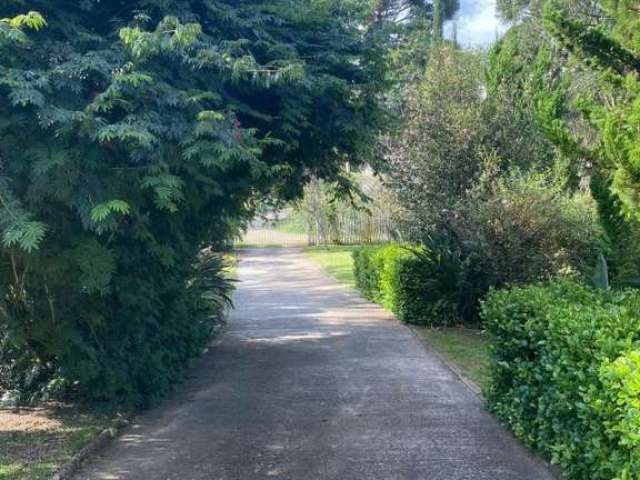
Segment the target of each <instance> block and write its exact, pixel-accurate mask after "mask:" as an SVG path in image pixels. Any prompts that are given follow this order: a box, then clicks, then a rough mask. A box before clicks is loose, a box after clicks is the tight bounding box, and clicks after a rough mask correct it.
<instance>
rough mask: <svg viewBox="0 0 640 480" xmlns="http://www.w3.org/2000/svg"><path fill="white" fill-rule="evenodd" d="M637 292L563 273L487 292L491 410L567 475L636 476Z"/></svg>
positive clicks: (639, 421) (620, 479)
mask: <svg viewBox="0 0 640 480" xmlns="http://www.w3.org/2000/svg"><path fill="white" fill-rule="evenodd" d="M638 312H640V294H639V293H638V292H637V291H623V292H612V291H602V290H598V291H596V290H591V289H589V288H587V287H584V286H581V285H578V284H576V283H572V282H568V281H564V282H560V281H557V282H554V283H552V284H550V285H547V286H544V285H537V286H530V287H526V288H514V289H511V290H501V291H495V292H493V293H492V294H491V295H490V296H489V297H488V299H487V300H486V301H485V302H484V304H483V307H482V317H483V319H484V324H485V326H486V328H487V329H488V331H489V332H490V333H491V335H492V336H493V337H494V339H495V341H494V344H493V347H492V368H491V381H490V386H489V388H488V391H487V398H488V401H489V403H490V405H491V407H492V409H493V411H494V412H496V413H497V414H498V416H499V417H500V418H501V419H502V420H504V421H505V422H506V423H507V424H509V425H510V426H511V428H512V429H513V430H514V432H515V433H516V435H517V436H518V437H520V438H521V439H522V440H524V441H525V442H526V443H527V444H528V445H530V446H532V447H534V448H536V449H538V450H540V451H542V452H544V453H545V454H546V455H548V456H549V457H550V458H551V460H552V461H553V462H554V463H557V464H559V465H560V466H561V468H562V470H563V471H564V473H565V474H566V475H567V477H568V478H571V479H590V480H600V479H602V480H605V479H607V480H611V479H617V480H630V479H636V478H639V476H640V455H639V453H640V415H639V412H640V410H639V408H640V403H639V397H638V393H639V392H640V383H639V379H640V376H638V374H639V373H640V369H639V367H640V363H639V359H640V358H639V357H640V354H639V352H638V349H639V347H640V319H639V318H638V315H639V314H638Z"/></svg>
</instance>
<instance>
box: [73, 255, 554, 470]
mask: <svg viewBox="0 0 640 480" xmlns="http://www.w3.org/2000/svg"><path fill="white" fill-rule="evenodd" d="M239 279H240V284H239V289H238V291H237V294H236V296H235V303H236V306H237V310H236V311H235V312H234V313H233V315H232V317H231V319H230V326H229V328H228V331H227V333H226V335H225V337H224V338H223V339H222V341H221V342H219V343H218V344H216V345H214V346H212V348H211V349H210V351H209V353H208V354H207V355H206V356H205V357H204V358H203V359H202V360H201V361H199V362H198V365H197V366H196V367H195V368H194V371H193V375H194V378H192V379H191V380H189V381H188V382H187V383H186V384H185V385H184V386H183V388H182V390H181V391H180V392H179V393H178V394H176V395H175V396H174V398H172V399H171V400H170V401H168V402H166V403H165V405H164V406H162V407H161V408H159V409H156V410H154V411H152V412H149V413H148V414H146V415H144V416H143V417H142V418H141V419H140V421H139V423H138V424H137V425H136V426H135V427H133V428H131V429H130V430H129V431H128V432H126V434H125V435H124V436H123V437H122V438H121V439H119V440H118V441H117V442H116V443H115V445H113V446H112V447H110V448H109V449H107V450H106V451H105V452H104V455H103V457H102V458H100V459H98V460H96V461H95V462H93V463H92V464H91V465H89V466H88V467H87V468H86V470H85V471H84V472H82V474H81V475H80V476H78V477H77V479H92V480H96V479H97V480H105V479H110V480H124V479H137V480H147V479H148V480H151V479H153V480H163V479H166V480H169V479H171V480H205V479H206V480H245V479H287V480H307V479H318V480H320V479H322V480H324V479H327V480H386V479H394V480H419V479H428V480H463V479H469V480H471V479H473V480H507V479H508V480H522V479H525V478H526V479H527V480H549V479H551V478H553V477H552V476H551V475H550V474H549V473H548V472H547V471H546V469H545V468H544V466H543V465H542V464H541V463H539V462H538V461H537V460H535V459H534V458H532V457H531V456H530V455H529V454H528V453H527V452H526V451H525V450H524V449H523V448H522V447H520V446H519V445H518V443H517V442H516V441H515V440H514V439H513V438H512V437H511V435H510V434H508V433H507V432H506V431H505V430H504V429H503V428H502V427H501V426H500V425H498V423H497V422H496V421H495V420H494V419H493V418H492V417H491V416H490V415H489V414H488V413H487V412H486V411H485V409H484V406H483V403H482V401H481V400H480V399H479V398H478V397H476V396H475V395H474V394H473V393H472V392H471V391H469V390H468V389H467V388H466V387H465V386H464V385H463V384H462V383H461V382H460V381H459V380H458V379H457V377H455V375H453V374H452V372H451V371H449V370H448V369H447V368H446V367H445V366H443V365H442V364H441V363H440V361H439V360H438V359H437V358H436V357H435V356H434V355H433V354H431V353H430V352H428V351H427V350H425V349H424V347H423V346H422V344H421V343H420V342H419V341H418V340H417V339H416V338H415V337H414V336H413V334H412V333H411V331H410V330H409V329H408V328H406V327H404V326H402V325H400V324H399V323H398V322H396V321H395V320H394V319H393V318H392V317H391V315H390V314H389V313H388V312H386V311H385V310H383V309H381V308H379V307H377V306H375V305H373V304H371V303H369V302H367V301H365V300H363V299H362V298H360V297H359V296H358V295H357V294H356V293H355V292H353V291H351V290H349V289H348V288H345V287H343V286H341V285H339V284H337V283H335V282H334V281H333V280H330V279H328V278H327V277H326V276H325V275H324V274H323V273H322V272H321V270H320V269H319V268H318V267H316V266H315V265H314V264H311V263H310V262H308V261H307V260H305V259H304V257H303V255H302V254H301V253H299V252H297V251H295V250H276V249H271V250H249V251H245V252H243V253H242V254H241V263H240V268H239Z"/></svg>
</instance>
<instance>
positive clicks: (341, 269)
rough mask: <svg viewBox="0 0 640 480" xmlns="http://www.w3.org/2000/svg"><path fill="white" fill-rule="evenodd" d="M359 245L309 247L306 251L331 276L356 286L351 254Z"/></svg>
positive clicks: (353, 286)
mask: <svg viewBox="0 0 640 480" xmlns="http://www.w3.org/2000/svg"><path fill="white" fill-rule="evenodd" d="M356 248H357V247H352V246H349V247H308V248H305V250H304V252H305V254H306V255H307V257H309V258H310V259H311V260H313V261H314V262H315V263H317V264H318V265H320V266H321V267H322V268H323V269H324V270H325V271H326V272H327V273H328V274H329V276H331V277H333V278H335V279H336V280H337V281H339V282H340V283H344V284H345V285H349V286H350V287H352V288H355V286H356V279H355V277H354V276H353V258H352V257H351V254H352V253H353V251H354V250H355V249H356Z"/></svg>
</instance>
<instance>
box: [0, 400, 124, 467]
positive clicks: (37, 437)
mask: <svg viewBox="0 0 640 480" xmlns="http://www.w3.org/2000/svg"><path fill="white" fill-rule="evenodd" d="M114 418H116V416H115V415H114V414H113V412H109V413H107V412H105V413H95V412H85V411H82V410H80V409H78V408H76V407H73V406H66V405H52V406H45V407H42V408H35V409H22V410H8V409H4V410H0V480H45V479H50V478H51V477H52V476H53V475H54V474H55V473H56V472H57V471H58V470H59V469H60V468H61V467H62V466H63V465H65V464H66V463H67V462H68V461H69V460H71V458H72V457H73V456H74V455H75V454H76V453H78V452H79V451H80V450H81V449H82V448H84V447H85V446H86V445H88V444H89V443H90V442H91V441H93V440H94V439H95V438H97V437H98V435H100V433H101V432H102V431H103V430H105V429H107V428H110V427H113V426H114V425H115V421H114Z"/></svg>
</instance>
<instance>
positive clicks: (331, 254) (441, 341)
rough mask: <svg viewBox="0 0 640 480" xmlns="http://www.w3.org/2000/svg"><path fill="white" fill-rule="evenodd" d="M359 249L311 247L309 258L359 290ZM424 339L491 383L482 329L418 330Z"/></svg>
mask: <svg viewBox="0 0 640 480" xmlns="http://www.w3.org/2000/svg"><path fill="white" fill-rule="evenodd" d="M356 248H358V247H356V246H349V247H309V248H307V249H305V253H306V255H307V257H309V258H310V259H311V260H313V261H314V262H316V263H317V264H319V265H320V266H321V267H322V268H323V269H324V270H325V271H326V272H327V273H328V274H329V275H330V276H331V277H333V278H335V279H336V280H338V281H339V282H341V283H344V284H345V285H349V286H350V287H353V288H355V277H354V275H353V259H352V257H351V254H352V252H353V251H354V250H355V249H356ZM415 331H416V332H417V333H418V334H419V335H420V337H421V338H422V339H423V340H424V341H425V342H426V343H427V344H428V345H430V346H431V347H433V348H434V349H435V350H436V351H437V352H439V353H440V354H441V355H442V356H443V357H444V358H445V359H446V360H447V361H449V362H451V363H453V364H454V365H456V366H457V367H458V368H459V369H460V370H461V371H462V373H463V374H464V376H465V377H467V378H468V379H469V380H471V381H473V382H474V383H476V384H477V385H478V386H479V387H480V388H483V389H484V388H485V387H486V386H487V383H488V375H489V372H488V369H489V367H488V364H489V353H488V345H489V339H488V338H487V336H486V335H485V334H484V333H483V332H481V331H479V330H470V329H465V328H439V329H431V328H417V327H416V328H415Z"/></svg>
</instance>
